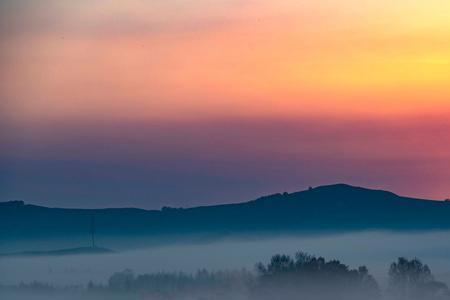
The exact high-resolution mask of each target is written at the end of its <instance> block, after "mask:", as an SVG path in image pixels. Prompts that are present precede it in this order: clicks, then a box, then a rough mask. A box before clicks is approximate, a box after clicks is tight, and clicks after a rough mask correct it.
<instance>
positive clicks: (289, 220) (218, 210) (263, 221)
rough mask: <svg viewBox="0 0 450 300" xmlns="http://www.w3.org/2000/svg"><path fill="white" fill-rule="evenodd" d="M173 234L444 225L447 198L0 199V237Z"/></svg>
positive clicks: (449, 208) (448, 223)
mask: <svg viewBox="0 0 450 300" xmlns="http://www.w3.org/2000/svg"><path fill="white" fill-rule="evenodd" d="M93 215H94V216H95V222H96V224H97V226H96V227H97V232H98V233H97V234H98V235H99V236H119V237H120V236H134V237H139V236H148V237H161V236H165V237H174V236H177V237H178V236H186V235H188V234H200V235H204V236H209V235H212V236H218V235H235V234H248V233H263V232H271V233H279V232H296V231H308V232H311V231H313V232H324V231H347V230H367V229H381V230H428V229H450V203H449V202H445V201H430V200H421V199H413V198H406V197H400V196H397V195H395V194H393V193H390V192H386V191H381V190H370V189H365V188H360V187H353V186H349V185H344V184H337V185H329V186H321V187H317V188H314V189H310V190H306V191H301V192H296V193H290V194H288V193H284V194H275V195H270V196H266V197H262V198H259V199H256V200H254V201H250V202H245V203H239V204H226V205H216V206H203V207H195V208H186V209H175V208H164V209H162V210H143V209H135V208H107V209H62V208H48V207H42V206H35V205H29V204H24V203H23V202H20V201H13V202H2V203H0V240H3V241H6V240H20V239H32V238H59V237H70V236H83V235H84V236H88V235H89V226H90V220H91V217H92V216H93Z"/></svg>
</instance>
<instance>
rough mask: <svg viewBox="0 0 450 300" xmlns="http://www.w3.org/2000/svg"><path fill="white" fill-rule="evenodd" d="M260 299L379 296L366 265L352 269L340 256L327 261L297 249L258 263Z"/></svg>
mask: <svg viewBox="0 0 450 300" xmlns="http://www.w3.org/2000/svg"><path fill="white" fill-rule="evenodd" d="M256 269H257V272H258V284H257V285H256V288H255V293H254V295H255V298H258V299H270V298H272V299H296V298H302V297H303V298H304V299H324V300H328V299H333V300H338V299H377V298H379V296H380V290H379V288H378V284H377V283H376V281H375V280H374V278H373V277H372V276H371V275H370V274H369V272H368V270H367V268H366V267H364V266H363V267H360V268H358V269H357V270H354V269H350V268H349V267H348V266H346V265H344V264H342V263H340V262H339V261H338V260H330V261H326V260H325V259H324V258H323V257H318V258H316V257H315V256H311V255H308V254H306V253H303V252H298V253H297V254H296V255H295V259H292V258H291V257H290V256H288V255H275V256H273V257H272V259H271V260H270V262H269V264H267V265H264V264H262V263H259V264H257V265H256Z"/></svg>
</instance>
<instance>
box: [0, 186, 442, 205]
mask: <svg viewBox="0 0 450 300" xmlns="http://www.w3.org/2000/svg"><path fill="white" fill-rule="evenodd" d="M339 186H345V187H349V188H352V189H363V190H367V191H381V192H388V193H392V194H394V195H395V196H398V197H401V198H407V199H410V200H419V201H433V202H446V201H449V198H445V199H427V198H416V197H411V196H407V195H400V194H397V193H395V192H392V191H389V190H386V189H380V188H371V187H364V186H356V185H351V184H347V183H330V184H324V185H319V186H314V187H311V186H309V187H307V188H305V189H302V190H296V191H292V192H287V191H279V192H275V193H271V194H264V195H259V196H255V197H254V198H252V199H247V200H243V201H239V202H226V203H213V204H206V205H198V206H180V207H172V206H161V207H159V208H146V207H137V206H105V207H74V206H46V205H40V204H38V203H32V202H28V201H26V200H22V199H12V200H5V201H0V203H14V202H19V203H22V204H24V205H33V206H41V207H47V208H64V209H93V210H98V209H100V210H101V209H121V208H124V209H126V208H133V209H134V208H135V209H141V210H156V211H161V210H163V209H164V208H165V207H166V208H175V209H189V208H197V207H208V206H222V205H227V204H243V203H248V202H252V201H257V200H259V199H261V198H265V197H270V196H274V195H281V194H284V193H287V194H289V195H290V194H296V193H302V192H307V191H309V190H310V189H312V190H314V189H318V188H332V187H339Z"/></svg>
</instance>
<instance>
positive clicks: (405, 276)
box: [388, 257, 450, 300]
mask: <svg viewBox="0 0 450 300" xmlns="http://www.w3.org/2000/svg"><path fill="white" fill-rule="evenodd" d="M388 294H389V295H390V297H391V298H393V299H396V300H397V299H398V300H403V299H404V300H437V299H439V300H440V299H450V293H449V290H448V288H447V286H446V285H445V284H444V283H442V282H438V281H435V280H434V277H433V275H432V274H431V270H430V268H429V267H428V266H427V265H424V264H423V263H422V262H421V261H420V260H418V259H417V258H414V259H412V260H408V259H406V258H404V257H400V258H398V259H397V261H396V262H394V263H392V264H391V266H390V268H389V288H388Z"/></svg>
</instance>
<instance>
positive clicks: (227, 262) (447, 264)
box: [0, 231, 450, 288]
mask: <svg viewBox="0 0 450 300" xmlns="http://www.w3.org/2000/svg"><path fill="white" fill-rule="evenodd" d="M125 242H126V241H123V243H125ZM102 246H103V245H102ZM105 246H106V245H105ZM121 248H122V249H126V248H127V247H126V245H124V244H123V245H122V247H121ZM297 251H303V252H307V253H310V254H313V255H317V256H323V257H325V258H327V259H338V260H340V261H341V262H342V263H344V264H346V265H348V266H349V267H350V268H358V266H361V265H365V266H367V268H368V269H369V272H370V274H371V275H373V276H374V278H375V279H376V281H377V282H378V283H379V285H380V286H381V287H383V288H384V287H386V285H387V276H388V269H389V265H390V264H391V263H392V262H393V261H395V260H396V259H397V258H398V257H400V256H404V257H407V258H414V257H417V258H420V259H421V260H422V261H423V262H424V263H426V264H427V265H428V266H429V267H430V268H431V270H432V272H433V275H434V277H435V278H436V280H439V281H442V282H444V283H446V284H447V285H450V232H447V231H442V232H417V233H389V232H360V233H347V234H330V235H321V236H311V235H307V236H301V235H297V236H296V235H291V236H279V237H273V236H272V237H264V238H263V237H253V238H250V237H248V238H240V239H223V240H219V241H214V242H208V243H206V242H205V243H200V242H197V243H191V244H188V243H184V244H171V245H160V246H153V247H146V248H141V249H135V250H130V249H128V250H120V251H117V252H115V253H112V254H96V255H72V256H35V257H2V258H0V273H1V277H0V284H2V285H19V284H20V283H31V282H33V281H38V282H42V283H47V284H50V285H52V286H55V287H67V286H86V285H87V283H88V282H89V281H92V282H93V283H94V284H98V285H105V284H107V283H108V279H109V278H110V276H111V275H112V274H114V273H115V272H120V271H123V270H125V269H130V270H133V272H134V273H135V274H148V273H157V272H185V273H186V274H195V272H196V271H198V270H200V269H206V270H209V271H219V270H241V269H242V268H245V269H247V270H249V271H251V272H254V270H255V264H256V263H258V262H267V261H269V260H270V258H271V257H272V256H273V255H274V254H277V253H283V254H289V255H294V254H295V253H296V252H297Z"/></svg>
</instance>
